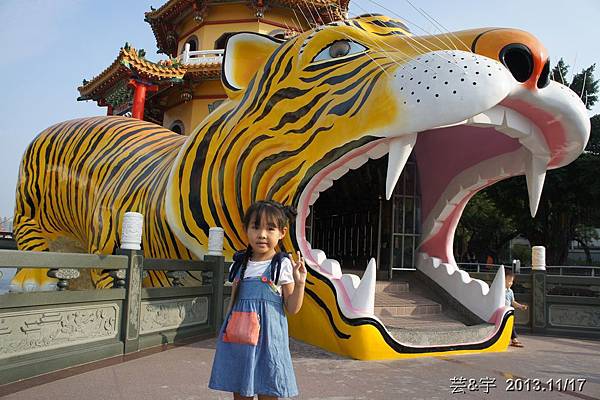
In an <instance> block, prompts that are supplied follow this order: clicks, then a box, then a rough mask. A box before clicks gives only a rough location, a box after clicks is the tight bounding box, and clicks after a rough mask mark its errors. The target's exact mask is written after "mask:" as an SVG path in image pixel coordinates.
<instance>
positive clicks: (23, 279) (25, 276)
mask: <svg viewBox="0 0 600 400" xmlns="http://www.w3.org/2000/svg"><path fill="white" fill-rule="evenodd" d="M47 272H48V269H33V268H23V269H21V270H20V271H19V272H17V273H16V275H15V276H14V277H13V279H12V280H11V281H10V285H9V291H11V292H37V291H52V290H56V287H57V286H56V283H57V282H58V280H57V279H54V278H50V277H48V276H47V275H46V274H47Z"/></svg>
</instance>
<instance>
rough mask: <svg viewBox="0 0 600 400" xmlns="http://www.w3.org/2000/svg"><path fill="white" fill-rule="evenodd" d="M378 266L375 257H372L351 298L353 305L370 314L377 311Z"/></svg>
mask: <svg viewBox="0 0 600 400" xmlns="http://www.w3.org/2000/svg"><path fill="white" fill-rule="evenodd" d="M376 267H377V265H376V262H375V259H374V258H371V260H370V261H369V264H368V265H367V269H366V270H365V273H364V274H363V277H362V279H361V280H360V283H359V284H358V287H357V288H356V290H355V291H354V294H353V295H352V299H351V301H352V306H354V307H355V308H357V309H359V310H361V311H364V312H367V313H369V314H374V313H375V282H376V280H377V277H376Z"/></svg>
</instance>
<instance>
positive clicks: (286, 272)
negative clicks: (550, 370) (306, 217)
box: [208, 201, 306, 400]
mask: <svg viewBox="0 0 600 400" xmlns="http://www.w3.org/2000/svg"><path fill="white" fill-rule="evenodd" d="M290 215H291V216H292V217H293V216H294V215H295V211H294V210H293V209H292V208H291V207H284V206H282V205H281V204H279V203H277V202H274V201H259V202H256V203H254V204H252V205H251V206H250V208H249V209H248V211H246V214H245V215H244V220H243V223H244V229H245V230H246V234H247V236H248V242H249V245H248V248H247V250H246V251H244V252H238V253H236V254H235V256H234V263H233V264H232V266H231V269H230V272H229V280H230V281H233V287H232V290H231V299H232V301H230V303H229V309H228V310H227V314H226V317H225V321H224V323H223V326H222V327H221V332H220V334H219V337H218V340H217V349H216V352H215V359H214V361H213V367H212V373H211V377H210V382H209V384H208V387H209V388H211V389H216V390H223V391H226V392H233V398H234V399H252V398H254V395H258V398H259V399H265V400H266V399H277V398H278V397H292V396H296V395H297V394H298V388H297V387H296V377H295V376H294V369H293V367H292V357H291V355H290V350H289V342H288V326H287V319H286V316H285V312H284V307H285V310H287V312H288V313H290V314H296V313H297V312H298V311H299V310H300V307H302V300H303V298H304V285H305V282H306V267H305V265H304V258H302V256H301V254H300V252H298V261H293V260H290V257H289V256H288V255H287V254H284V253H277V252H276V251H275V247H276V246H277V245H278V244H279V241H280V240H281V239H283V238H284V237H285V235H286V233H287V230H288V228H287V225H288V222H289V216H290Z"/></svg>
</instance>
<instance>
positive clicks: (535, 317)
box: [471, 266, 600, 339]
mask: <svg viewBox="0 0 600 400" xmlns="http://www.w3.org/2000/svg"><path fill="white" fill-rule="evenodd" d="M551 268H552V267H550V266H546V270H550V269H551ZM546 270H534V271H532V273H531V274H529V273H528V274H516V275H515V279H514V283H513V291H514V292H515V298H516V300H517V301H518V302H519V303H521V304H527V305H528V306H529V308H528V309H527V310H515V317H516V324H517V329H518V330H521V331H527V332H531V333H536V334H548V335H556V336H570V337H581V338H596V339H600V277H592V276H585V277H584V276H560V275H550V274H547V273H546ZM494 275H495V274H494V273H471V276H472V277H474V278H478V279H482V280H484V281H487V282H488V283H490V282H491V281H492V280H493V279H494Z"/></svg>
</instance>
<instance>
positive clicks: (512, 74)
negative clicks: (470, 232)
mask: <svg viewBox="0 0 600 400" xmlns="http://www.w3.org/2000/svg"><path fill="white" fill-rule="evenodd" d="M222 76H223V78H222V79H223V84H224V86H225V88H226V91H227V94H228V97H229V100H228V101H225V102H224V103H223V105H222V106H221V107H220V108H219V109H217V110H216V111H215V112H213V113H212V114H211V115H209V116H208V117H207V118H206V119H205V120H204V121H203V122H202V123H201V124H200V126H198V127H197V129H195V131H194V132H193V133H192V134H191V135H190V136H189V137H182V136H179V135H176V134H174V133H172V132H171V131H168V130H166V129H164V128H163V127H160V126H157V125H153V124H151V123H147V122H143V121H139V120H134V119H128V118H121V117H96V118H87V119H79V120H73V121H67V122H64V123H60V124H58V125H55V126H53V127H50V128H48V129H47V130H45V131H44V132H42V133H41V134H40V135H39V136H38V137H37V138H36V139H35V140H34V141H33V143H32V144H31V145H30V146H29V148H28V149H27V151H26V153H25V156H24V158H23V162H22V164H21V168H20V179H19V183H18V188H17V205H16V211H15V218H14V221H15V223H14V230H15V237H16V240H17V242H18V246H19V248H20V249H22V250H34V251H48V250H49V248H50V244H51V243H52V241H54V240H56V239H58V238H61V237H69V238H71V239H74V240H76V241H78V242H80V243H81V245H82V246H83V247H84V248H85V249H87V251H88V252H92V253H105V254H108V253H112V252H113V251H114V250H115V248H116V247H118V244H119V236H118V232H119V231H120V221H121V218H122V215H123V213H124V212H126V211H138V212H140V213H142V214H144V216H145V221H144V224H145V229H144V234H143V248H144V254H145V255H146V256H148V257H172V258H200V257H202V256H203V254H204V253H205V248H206V246H207V240H208V238H207V235H208V230H209V227H212V226H220V227H223V228H224V230H225V254H226V256H227V257H231V256H232V253H233V251H234V249H239V248H243V247H244V243H245V238H244V231H243V228H242V221H241V218H242V214H243V211H244V209H245V208H247V207H248V206H249V205H250V204H251V203H252V202H253V201H255V200H257V199H264V198H273V199H275V200H278V201H280V202H282V203H284V204H292V205H294V206H296V207H297V208H298V210H299V214H298V216H297V219H296V220H295V221H293V223H292V226H291V233H292V234H291V235H288V237H287V238H286V241H285V243H284V244H283V247H284V249H285V250H287V251H293V250H296V249H297V250H300V251H301V252H302V254H303V255H304V256H305V258H306V259H307V262H308V265H309V267H310V268H309V277H308V284H307V287H306V292H307V298H306V300H305V303H304V306H303V308H302V310H301V312H300V313H299V314H298V315H297V316H294V317H292V318H290V328H291V332H292V335H293V336H295V337H297V338H299V339H302V340H304V341H307V342H309V343H313V344H316V345H318V346H321V347H324V348H326V349H329V350H331V351H334V352H337V353H340V354H345V355H349V356H351V357H354V358H359V359H385V358H402V357H414V356H419V355H434V354H436V355H440V354H457V353H469V352H479V351H499V350H504V349H506V346H507V345H508V341H509V337H510V330H511V327H512V323H513V319H514V317H513V311H512V308H510V307H504V287H503V281H504V279H503V274H504V272H503V270H500V271H499V273H498V275H497V276H496V278H495V280H494V282H493V283H492V284H491V285H490V286H488V285H487V284H486V283H484V282H481V281H478V280H474V279H471V278H470V277H469V276H468V274H467V273H465V272H464V271H461V270H458V268H457V267H456V262H455V260H454V257H453V254H452V242H453V235H454V230H455V228H456V225H457V223H458V220H459V218H460V215H461V213H462V211H463V209H464V207H465V204H466V203H467V202H468V200H469V199H470V198H471V197H472V196H473V195H474V194H475V193H476V192H477V191H479V190H481V189H483V188H484V187H486V186H489V185H491V184H493V183H494V182H497V181H499V180H501V179H504V178H507V177H509V176H514V175H520V174H525V175H526V178H527V183H528V190H529V197H530V204H531V210H532V214H533V213H535V210H536V208H537V204H538V201H539V197H540V194H541V190H542V186H543V182H544V177H545V173H546V170H547V169H549V168H557V167H560V166H563V165H566V164H568V163H569V162H571V161H573V160H574V159H575V158H576V157H577V156H578V155H579V154H580V153H581V152H582V151H583V148H584V147H585V145H586V142H587V139H588V136H589V129H590V126H589V119H588V118H587V116H586V110H585V107H584V105H583V104H582V102H581V101H580V100H579V98H578V97H577V96H576V95H575V94H574V93H572V92H571V91H570V90H569V89H568V88H566V87H565V86H563V85H560V84H559V83H557V82H554V81H551V80H550V79H549V60H548V56H547V54H546V50H545V49H544V47H543V46H542V45H541V44H540V43H539V41H538V40H537V39H535V38H534V37H533V36H532V35H530V34H528V33H526V32H522V31H517V30H509V29H476V30H469V31H461V32H455V33H453V34H450V35H440V36H428V37H415V36H411V35H410V33H409V32H408V30H407V29H406V28H405V26H404V25H403V24H402V22H400V21H398V20H395V19H391V18H388V17H385V16H378V15H367V16H362V17H358V18H355V19H351V20H345V21H338V22H335V23H331V24H328V25H325V26H321V27H318V28H315V29H313V30H311V31H308V32H305V33H303V34H301V35H298V36H297V37H295V38H293V39H291V40H289V41H287V42H279V41H277V40H275V39H273V38H270V37H266V36H261V35H258V34H251V33H239V34H236V35H233V36H232V37H231V38H230V39H229V41H228V43H227V46H226V51H225V56H224V62H223V74H222ZM413 150H414V152H415V157H416V160H417V165H418V168H419V179H420V187H421V194H422V218H423V226H422V242H421V246H420V254H419V261H418V268H419V269H421V271H423V272H424V273H425V274H427V275H428V276H429V277H430V278H431V279H433V280H434V281H435V282H436V283H437V284H438V285H440V286H441V287H442V288H443V289H445V290H446V291H447V292H448V293H449V294H450V295H451V296H452V297H454V298H455V299H456V300H457V301H458V302H459V303H461V304H462V305H463V306H465V307H466V308H468V309H469V310H470V311H472V312H473V313H474V314H476V315H477V316H478V317H479V318H480V319H481V320H482V321H483V322H486V323H488V324H489V326H491V327H492V329H491V330H487V331H486V332H487V333H486V334H485V335H483V336H482V337H481V338H480V339H479V340H476V341H470V342H469V343H452V344H449V345H436V346H427V345H414V344H410V343H402V342H400V341H398V340H397V339H395V338H394V337H392V336H391V335H390V333H389V332H388V330H387V329H386V327H385V326H384V325H383V324H382V322H381V321H380V320H379V319H378V318H377V317H376V316H375V315H374V313H373V301H374V287H375V265H374V261H371V263H370V264H369V266H368V268H367V270H366V272H365V274H364V276H363V278H362V280H359V279H358V278H357V277H356V276H352V275H347V274H342V271H341V269H340V265H339V263H338V262H337V261H335V260H332V259H327V257H326V255H325V254H324V253H323V252H322V251H320V250H314V249H311V246H310V244H309V243H308V242H307V240H306V238H305V220H306V217H307V215H308V210H309V205H311V204H312V203H314V202H315V200H316V198H317V197H318V195H319V192H322V191H324V190H326V189H327V188H328V187H330V186H331V185H332V182H333V180H336V179H338V178H339V177H341V176H342V175H344V174H345V173H346V172H347V171H348V170H349V169H354V168H358V167H359V166H360V165H362V164H363V163H364V162H366V161H367V160H368V159H369V158H379V157H382V156H384V155H389V164H388V175H387V193H388V197H389V196H390V194H391V192H392V190H393V188H394V185H395V183H396V180H397V179H398V177H399V175H400V173H401V171H402V169H403V167H404V164H405V162H406V160H407V158H408V156H409V154H410V153H411V152H412V151H413ZM358 190H360V189H358ZM344 201H352V199H344ZM92 278H93V280H94V282H95V284H96V285H97V286H98V287H107V286H110V285H111V282H110V278H108V277H107V276H105V275H103V274H102V273H101V272H99V273H96V274H94V275H93V276H92ZM50 283H51V282H50ZM48 284H49V281H47V278H45V277H43V276H36V275H35V273H33V272H32V271H31V270H27V269H23V270H21V271H20V272H19V273H18V275H17V276H16V277H15V279H14V281H13V285H14V288H15V289H17V290H23V287H24V286H26V285H31V286H33V287H36V285H37V286H40V287H43V286H44V285H48ZM145 285H147V286H148V285H153V286H158V285H169V281H168V279H167V278H166V277H165V276H163V275H161V274H159V273H153V274H150V276H149V277H148V278H147V279H146V281H145ZM29 289H31V287H30V288H29Z"/></svg>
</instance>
